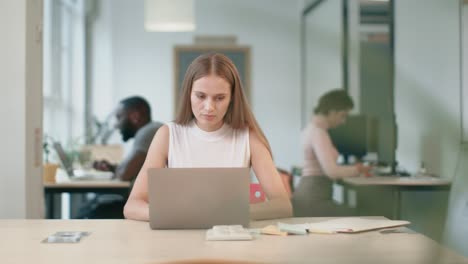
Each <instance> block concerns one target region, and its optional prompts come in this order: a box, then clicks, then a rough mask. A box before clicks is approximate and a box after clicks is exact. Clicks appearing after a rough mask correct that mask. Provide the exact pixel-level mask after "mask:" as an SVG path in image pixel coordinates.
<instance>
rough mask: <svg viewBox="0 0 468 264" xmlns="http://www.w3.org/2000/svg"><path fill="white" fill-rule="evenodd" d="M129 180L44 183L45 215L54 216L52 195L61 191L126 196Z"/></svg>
mask: <svg viewBox="0 0 468 264" xmlns="http://www.w3.org/2000/svg"><path fill="white" fill-rule="evenodd" d="M130 187H131V184H130V182H125V181H119V180H110V181H65V182H58V183H44V194H45V198H46V204H47V210H46V211H47V213H46V217H47V218H48V219H52V218H53V217H54V210H55V207H54V195H55V194H61V193H91V192H92V193H99V194H119V195H122V196H124V197H127V196H128V195H129V192H130Z"/></svg>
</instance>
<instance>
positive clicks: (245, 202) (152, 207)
mask: <svg viewBox="0 0 468 264" xmlns="http://www.w3.org/2000/svg"><path fill="white" fill-rule="evenodd" d="M249 171H250V169H249V168H181V169H179V168H177V169H176V168H164V169H149V170H148V176H149V177H148V186H149V189H148V195H149V213H150V227H151V228H152V229H208V228H211V227H213V226H214V225H242V226H244V227H248V225H249V186H250V176H249Z"/></svg>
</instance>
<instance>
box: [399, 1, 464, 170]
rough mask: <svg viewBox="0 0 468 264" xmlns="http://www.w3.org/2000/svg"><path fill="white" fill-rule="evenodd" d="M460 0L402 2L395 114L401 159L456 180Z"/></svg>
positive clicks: (408, 166) (409, 166)
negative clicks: (422, 163) (422, 165)
mask: <svg viewBox="0 0 468 264" xmlns="http://www.w3.org/2000/svg"><path fill="white" fill-rule="evenodd" d="M458 3H459V1H458V0H448V1H439V0H429V1H427V0H412V1H397V3H396V5H395V6H396V11H395V15H396V17H395V112H396V118H397V124H398V147H397V153H396V155H397V159H398V161H399V163H400V165H402V166H403V167H405V168H406V169H408V170H410V171H413V172H414V171H416V170H417V169H418V168H419V166H420V164H421V162H425V164H426V167H427V169H428V171H429V172H432V173H436V174H438V175H441V176H442V177H444V178H451V177H453V175H454V169H455V163H456V158H457V153H458V149H459V143H460V101H459V99H458V98H459V95H460V70H459V67H460V46H459V45H460V43H459V41H460V38H459V34H460V33H459V30H460V27H459V20H458V18H459V16H458Z"/></svg>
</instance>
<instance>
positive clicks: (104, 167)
mask: <svg viewBox="0 0 468 264" xmlns="http://www.w3.org/2000/svg"><path fill="white" fill-rule="evenodd" d="M115 167H116V165H114V164H111V163H110V162H108V161H107V160H95V161H94V162H93V168H94V169H96V170H100V171H112V172H115Z"/></svg>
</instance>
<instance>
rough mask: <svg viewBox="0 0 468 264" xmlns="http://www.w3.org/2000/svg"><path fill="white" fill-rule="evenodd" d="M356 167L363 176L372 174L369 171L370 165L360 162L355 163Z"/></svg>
mask: <svg viewBox="0 0 468 264" xmlns="http://www.w3.org/2000/svg"><path fill="white" fill-rule="evenodd" d="M356 169H357V170H358V171H359V174H361V175H364V176H365V177H371V176H373V175H372V173H371V172H370V171H371V169H372V166H366V165H364V164H362V163H357V164H356Z"/></svg>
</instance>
